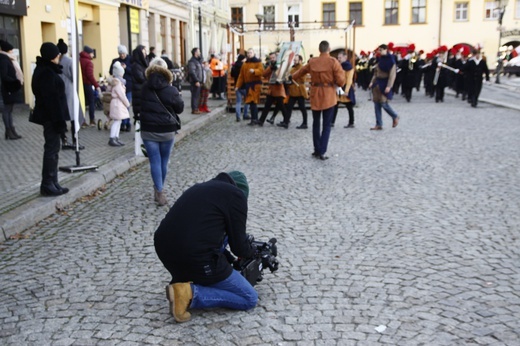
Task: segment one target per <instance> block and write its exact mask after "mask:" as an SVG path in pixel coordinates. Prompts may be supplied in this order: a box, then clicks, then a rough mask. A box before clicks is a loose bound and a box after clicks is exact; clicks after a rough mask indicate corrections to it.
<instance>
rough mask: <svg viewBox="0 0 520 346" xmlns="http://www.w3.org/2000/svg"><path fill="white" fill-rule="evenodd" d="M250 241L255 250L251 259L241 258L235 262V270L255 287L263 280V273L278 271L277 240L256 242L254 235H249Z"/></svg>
mask: <svg viewBox="0 0 520 346" xmlns="http://www.w3.org/2000/svg"><path fill="white" fill-rule="evenodd" d="M248 240H249V241H250V243H251V246H252V247H253V249H254V250H255V254H254V255H253V257H251V258H239V259H237V260H236V261H234V262H233V268H234V269H235V270H238V271H239V272H240V274H242V276H244V277H245V278H246V279H247V281H249V283H250V284H251V285H252V286H254V285H256V284H257V283H258V282H260V281H262V279H263V271H264V269H265V268H269V270H270V271H271V273H272V272H274V271H277V270H278V260H277V259H276V256H277V255H278V249H277V248H276V239H275V238H271V239H269V241H268V242H261V241H255V238H254V237H253V236H252V235H248Z"/></svg>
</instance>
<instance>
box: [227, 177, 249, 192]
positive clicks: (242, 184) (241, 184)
mask: <svg viewBox="0 0 520 346" xmlns="http://www.w3.org/2000/svg"><path fill="white" fill-rule="evenodd" d="M228 174H229V176H230V177H231V178H233V180H234V181H235V184H236V185H237V187H238V188H239V189H240V190H242V192H243V193H244V195H246V198H248V197H249V185H248V184H247V179H246V176H245V174H244V173H242V172H239V171H231V172H228Z"/></svg>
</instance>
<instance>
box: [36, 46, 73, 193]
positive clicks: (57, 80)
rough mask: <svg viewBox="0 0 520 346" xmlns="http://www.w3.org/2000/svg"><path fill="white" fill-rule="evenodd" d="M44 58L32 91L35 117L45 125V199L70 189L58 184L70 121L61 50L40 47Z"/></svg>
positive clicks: (38, 63)
mask: <svg viewBox="0 0 520 346" xmlns="http://www.w3.org/2000/svg"><path fill="white" fill-rule="evenodd" d="M40 54H41V56H39V57H36V68H35V69H34V73H33V77H32V81H31V88H32V92H33V94H34V96H35V105H34V110H33V113H34V118H35V119H36V121H37V122H38V123H39V124H41V125H43V137H44V139H45V144H44V146H43V167H42V182H41V185H40V193H41V194H42V195H43V196H59V195H62V194H65V193H67V192H69V189H67V188H65V187H62V186H60V184H59V183H58V159H59V154H58V153H59V151H60V146H61V136H62V134H63V133H65V132H67V123H66V121H65V120H66V119H70V116H69V108H68V106H67V98H66V97H65V83H64V82H63V79H61V77H60V74H61V73H62V71H61V70H62V67H61V65H59V61H60V51H59V50H58V47H57V46H56V45H55V44H54V43H51V42H45V43H43V44H42V45H41V48H40Z"/></svg>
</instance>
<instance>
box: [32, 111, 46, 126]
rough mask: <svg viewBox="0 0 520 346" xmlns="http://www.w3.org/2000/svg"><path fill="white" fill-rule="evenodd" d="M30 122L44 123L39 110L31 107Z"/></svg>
mask: <svg viewBox="0 0 520 346" xmlns="http://www.w3.org/2000/svg"><path fill="white" fill-rule="evenodd" d="M29 122H31V123H34V124H38V125H43V119H42V118H41V117H40V116H39V115H38V113H37V112H35V111H34V109H31V110H30V111H29Z"/></svg>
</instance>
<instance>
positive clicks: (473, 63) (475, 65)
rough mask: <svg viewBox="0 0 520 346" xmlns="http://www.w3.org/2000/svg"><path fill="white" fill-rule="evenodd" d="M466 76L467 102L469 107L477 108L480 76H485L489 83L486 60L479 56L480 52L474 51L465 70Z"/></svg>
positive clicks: (480, 84) (480, 82) (480, 87)
mask: <svg viewBox="0 0 520 346" xmlns="http://www.w3.org/2000/svg"><path fill="white" fill-rule="evenodd" d="M465 72H466V74H467V75H468V89H469V90H468V102H469V103H470V104H471V107H477V104H478V97H479V96H480V91H481V90H482V76H483V75H485V76H486V81H488V82H489V69H488V66H487V63H486V60H485V59H483V58H482V56H481V55H480V50H474V51H473V56H472V57H471V59H469V60H468V62H467V64H466V69H465Z"/></svg>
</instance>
